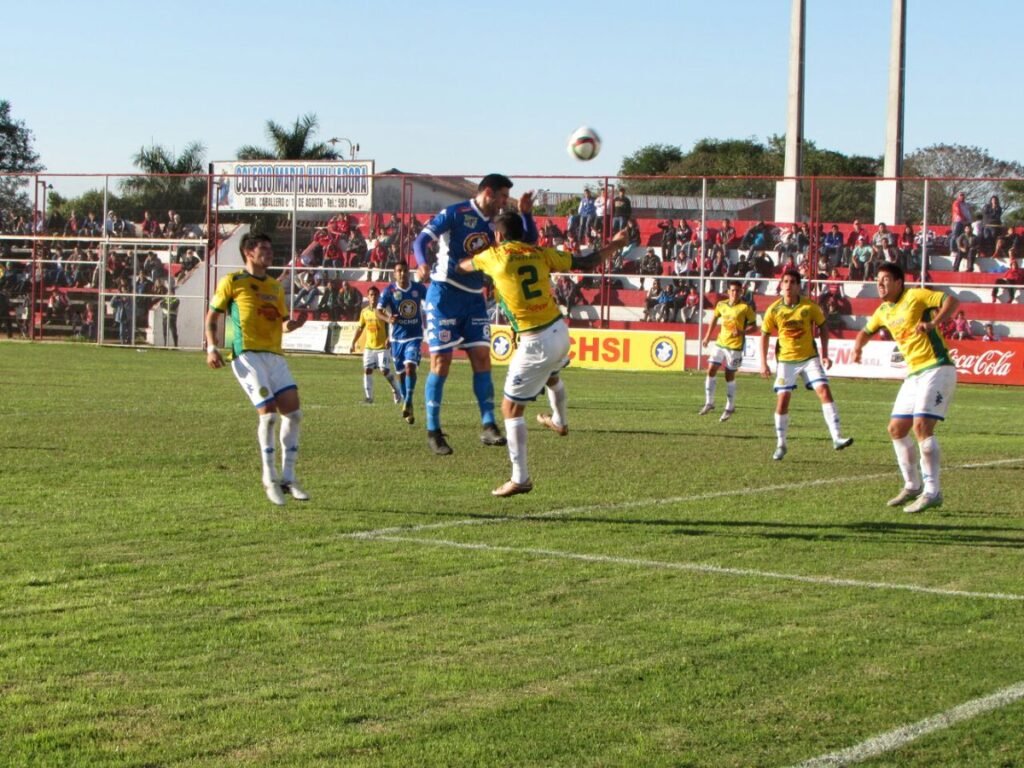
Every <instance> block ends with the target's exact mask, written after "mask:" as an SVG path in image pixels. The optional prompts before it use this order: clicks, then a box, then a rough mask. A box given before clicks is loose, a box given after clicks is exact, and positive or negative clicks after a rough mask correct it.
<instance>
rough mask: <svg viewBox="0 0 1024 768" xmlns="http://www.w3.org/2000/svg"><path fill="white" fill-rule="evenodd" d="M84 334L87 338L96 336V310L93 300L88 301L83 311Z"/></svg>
mask: <svg viewBox="0 0 1024 768" xmlns="http://www.w3.org/2000/svg"><path fill="white" fill-rule="evenodd" d="M82 336H84V337H85V338H87V339H95V338H96V310H95V309H93V304H92V302H91V301H88V302H86V304H85V309H84V310H83V311H82Z"/></svg>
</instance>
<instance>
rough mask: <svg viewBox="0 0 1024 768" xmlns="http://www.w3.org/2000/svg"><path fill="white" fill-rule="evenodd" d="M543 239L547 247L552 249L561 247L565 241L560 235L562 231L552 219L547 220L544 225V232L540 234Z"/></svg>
mask: <svg viewBox="0 0 1024 768" xmlns="http://www.w3.org/2000/svg"><path fill="white" fill-rule="evenodd" d="M541 234H542V235H543V237H544V240H545V242H546V243H547V247H549V248H554V247H555V246H556V245H561V244H562V242H564V240H565V235H563V234H562V230H560V229H559V228H558V225H557V224H556V223H555V220H554V219H548V221H547V223H546V224H545V225H544V230H543V231H542V233H541Z"/></svg>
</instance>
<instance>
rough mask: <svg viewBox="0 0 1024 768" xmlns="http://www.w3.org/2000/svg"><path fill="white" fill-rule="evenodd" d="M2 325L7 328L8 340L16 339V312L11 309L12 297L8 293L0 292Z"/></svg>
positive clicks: (0, 318) (0, 322) (0, 320)
mask: <svg viewBox="0 0 1024 768" xmlns="http://www.w3.org/2000/svg"><path fill="white" fill-rule="evenodd" d="M0 325H3V326H5V327H6V328H7V338H8V339H12V338H14V310H13V308H12V307H11V297H10V296H8V295H7V292H6V291H4V290H0Z"/></svg>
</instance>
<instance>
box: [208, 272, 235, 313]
mask: <svg viewBox="0 0 1024 768" xmlns="http://www.w3.org/2000/svg"><path fill="white" fill-rule="evenodd" d="M231 284H232V277H231V275H225V276H224V277H222V278H221V279H220V282H219V283H217V290H216V291H215V292H214V294H213V298H212V299H210V309H212V310H213V311H214V312H227V311H228V307H229V306H230V305H231V302H232V300H234V298H235V293H234V291H233V290H232V289H231Z"/></svg>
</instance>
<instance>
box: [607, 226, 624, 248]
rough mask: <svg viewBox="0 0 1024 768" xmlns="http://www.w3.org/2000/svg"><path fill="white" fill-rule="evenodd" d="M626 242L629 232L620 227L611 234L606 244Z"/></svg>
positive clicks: (622, 243)
mask: <svg viewBox="0 0 1024 768" xmlns="http://www.w3.org/2000/svg"><path fill="white" fill-rule="evenodd" d="M628 242H629V232H627V231H626V230H624V229H620V230H619V231H618V232H616V233H615V234H614V235H613V236H612V239H611V240H609V241H608V244H609V245H612V244H615V245H625V244H626V243H628Z"/></svg>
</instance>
